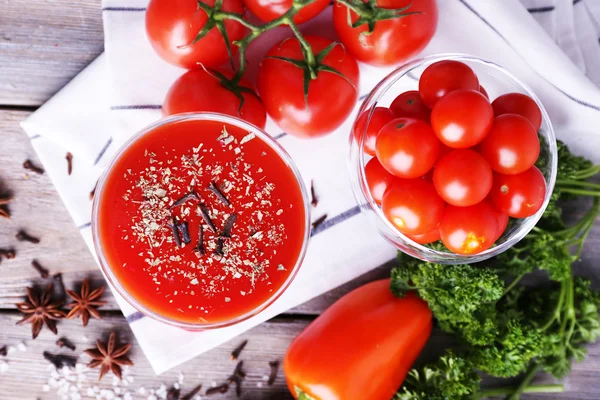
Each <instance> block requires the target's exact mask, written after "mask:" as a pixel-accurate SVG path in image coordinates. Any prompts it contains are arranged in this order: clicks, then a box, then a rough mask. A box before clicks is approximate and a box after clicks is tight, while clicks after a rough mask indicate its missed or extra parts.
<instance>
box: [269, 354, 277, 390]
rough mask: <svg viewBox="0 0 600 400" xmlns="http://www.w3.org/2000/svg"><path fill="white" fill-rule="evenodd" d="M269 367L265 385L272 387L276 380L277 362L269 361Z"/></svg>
mask: <svg viewBox="0 0 600 400" xmlns="http://www.w3.org/2000/svg"><path fill="white" fill-rule="evenodd" d="M269 367H271V373H270V374H269V380H268V381H267V384H268V385H269V386H272V385H273V384H274V383H275V380H276V379H277V371H278V370H279V361H278V360H275V361H269Z"/></svg>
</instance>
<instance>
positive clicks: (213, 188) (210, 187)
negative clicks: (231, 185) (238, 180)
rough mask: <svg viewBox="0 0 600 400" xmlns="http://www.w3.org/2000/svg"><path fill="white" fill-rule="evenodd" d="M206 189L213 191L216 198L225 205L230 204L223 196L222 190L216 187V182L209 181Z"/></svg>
mask: <svg viewBox="0 0 600 400" xmlns="http://www.w3.org/2000/svg"><path fill="white" fill-rule="evenodd" d="M208 190H210V191H211V192H213V194H214V195H215V196H217V199H219V200H220V201H221V203H223V204H225V205H226V206H227V207H229V206H230V205H231V203H230V202H229V200H227V197H225V195H224V194H223V192H221V190H220V189H219V188H218V187H217V185H216V183H214V182H211V183H210V185H208Z"/></svg>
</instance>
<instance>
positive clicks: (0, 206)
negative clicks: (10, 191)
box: [0, 197, 12, 218]
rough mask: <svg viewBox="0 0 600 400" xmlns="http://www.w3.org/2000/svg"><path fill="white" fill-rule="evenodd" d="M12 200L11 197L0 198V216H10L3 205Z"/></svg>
mask: <svg viewBox="0 0 600 400" xmlns="http://www.w3.org/2000/svg"><path fill="white" fill-rule="evenodd" d="M11 201H12V197H5V198H0V217H4V218H10V213H9V212H8V210H7V209H6V208H5V207H3V206H6V205H8V203H10V202H11Z"/></svg>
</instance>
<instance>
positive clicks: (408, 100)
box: [390, 90, 431, 122]
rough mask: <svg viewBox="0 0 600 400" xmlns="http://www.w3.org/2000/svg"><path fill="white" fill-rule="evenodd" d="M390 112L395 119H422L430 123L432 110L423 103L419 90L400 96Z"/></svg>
mask: <svg viewBox="0 0 600 400" xmlns="http://www.w3.org/2000/svg"><path fill="white" fill-rule="evenodd" d="M390 110H392V112H393V113H394V116H395V117H398V118H400V117H406V118H414V119H420V120H421V121H425V122H429V117H430V116H431V110H430V109H429V108H428V107H427V106H426V105H425V104H424V103H423V100H421V96H420V95H419V92H418V91H417V90H409V91H408V92H404V93H402V94H400V95H399V96H398V97H396V98H395V99H394V101H392V104H391V105H390Z"/></svg>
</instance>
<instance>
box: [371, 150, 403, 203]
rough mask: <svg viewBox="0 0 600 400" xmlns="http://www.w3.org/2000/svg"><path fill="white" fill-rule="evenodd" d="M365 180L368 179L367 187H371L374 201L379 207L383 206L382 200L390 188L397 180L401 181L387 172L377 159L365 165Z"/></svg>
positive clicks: (374, 158)
mask: <svg viewBox="0 0 600 400" xmlns="http://www.w3.org/2000/svg"><path fill="white" fill-rule="evenodd" d="M365 178H366V179H367V185H368V186H369V191H370V192H371V196H373V200H375V203H377V204H379V205H381V199H382V198H383V194H384V193H385V191H386V189H387V188H388V186H389V185H390V184H391V183H392V182H394V181H395V180H396V179H399V178H396V177H395V176H394V175H392V174H390V173H389V172H387V171H386V169H385V168H383V167H382V166H381V163H380V162H379V160H378V159H377V158H376V157H373V158H372V159H370V160H369V162H368V163H367V165H365Z"/></svg>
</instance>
